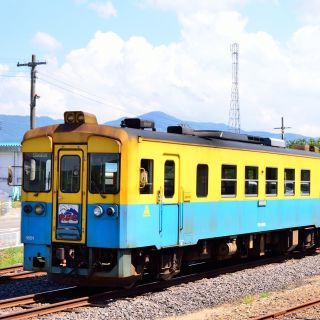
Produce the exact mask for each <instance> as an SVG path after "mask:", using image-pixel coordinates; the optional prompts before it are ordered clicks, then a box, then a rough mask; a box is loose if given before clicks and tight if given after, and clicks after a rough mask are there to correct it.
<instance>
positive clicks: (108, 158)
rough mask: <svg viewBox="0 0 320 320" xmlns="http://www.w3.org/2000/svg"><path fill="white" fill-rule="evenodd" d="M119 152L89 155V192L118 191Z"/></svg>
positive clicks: (112, 192)
mask: <svg viewBox="0 0 320 320" xmlns="http://www.w3.org/2000/svg"><path fill="white" fill-rule="evenodd" d="M119 177H120V175H119V154H116V153H93V154H91V156H90V192H91V193H100V194H103V193H111V194H114V193H117V192H118V191H119Z"/></svg>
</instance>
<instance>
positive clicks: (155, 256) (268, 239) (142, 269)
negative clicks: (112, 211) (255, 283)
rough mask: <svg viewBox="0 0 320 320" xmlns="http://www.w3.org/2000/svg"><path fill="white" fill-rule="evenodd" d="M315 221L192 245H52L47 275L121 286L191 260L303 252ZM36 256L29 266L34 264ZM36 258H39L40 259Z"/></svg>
mask: <svg viewBox="0 0 320 320" xmlns="http://www.w3.org/2000/svg"><path fill="white" fill-rule="evenodd" d="M319 240H320V229H319V228H316V227H314V226H310V227H304V228H299V229H286V230H279V231H272V232H265V233H256V234H245V235H237V236H229V237H222V238H214V239H204V240H200V241H199V242H198V243H197V244H196V245H193V246H184V247H170V248H165V249H161V250H157V249H156V248H154V247H147V248H138V249H124V250H119V249H105V248H87V247H85V246H81V245H62V244H61V243H56V244H53V246H52V257H51V272H49V277H50V278H51V279H52V280H54V281H57V282H61V283H67V284H72V285H85V286H106V287H126V286H131V285H133V284H134V283H135V282H137V281H138V280H140V279H142V278H143V277H144V276H146V275H148V276H151V277H152V278H155V279H162V280H168V279H170V278H172V277H173V276H175V275H176V274H178V273H179V272H180V270H181V269H182V268H183V267H185V266H188V265H190V264H194V263H198V262H206V261H207V262H217V261H222V260H227V259H240V258H248V257H259V256H264V255H269V254H286V253H288V252H291V251H294V250H298V251H305V250H308V249H312V248H316V247H317V246H318V245H319ZM38 260H39V259H36V260H35V261H34V267H41V266H40V265H37V261H38ZM40 261H41V259H40Z"/></svg>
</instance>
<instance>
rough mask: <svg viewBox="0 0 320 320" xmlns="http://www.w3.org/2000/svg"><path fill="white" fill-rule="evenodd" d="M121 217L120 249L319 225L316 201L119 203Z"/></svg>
mask: <svg viewBox="0 0 320 320" xmlns="http://www.w3.org/2000/svg"><path fill="white" fill-rule="evenodd" d="M146 207H147V209H146ZM146 212H147V214H146ZM120 217H121V219H124V221H125V222H123V223H122V225H123V226H125V228H120V234H119V236H120V247H121V248H135V247H145V246H153V245H154V246H156V247H157V248H161V247H169V246H175V245H193V244H196V243H197V242H198V240H201V239H208V238H216V237H224V236H230V235H238V234H246V233H258V232H265V231H272V230H279V229H286V228H296V227H302V226H312V225H315V226H319V225H320V200H319V199H292V200H266V201H259V200H248V201H221V202H202V203H200V202H196V203H182V204H175V205H156V204H155V205H150V204H148V205H128V206H121V208H120Z"/></svg>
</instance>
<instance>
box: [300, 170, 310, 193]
mask: <svg viewBox="0 0 320 320" xmlns="http://www.w3.org/2000/svg"><path fill="white" fill-rule="evenodd" d="M300 180H301V182H300V191H301V195H302V196H309V195H310V170H301V179H300Z"/></svg>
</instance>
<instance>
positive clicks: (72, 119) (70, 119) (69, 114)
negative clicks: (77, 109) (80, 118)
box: [64, 112, 76, 124]
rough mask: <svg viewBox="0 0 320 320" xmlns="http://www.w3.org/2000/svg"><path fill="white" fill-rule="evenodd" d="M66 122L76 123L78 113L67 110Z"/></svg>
mask: <svg viewBox="0 0 320 320" xmlns="http://www.w3.org/2000/svg"><path fill="white" fill-rule="evenodd" d="M64 122H65V123H69V124H70V123H75V122H76V115H75V113H74V112H65V113H64Z"/></svg>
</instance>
